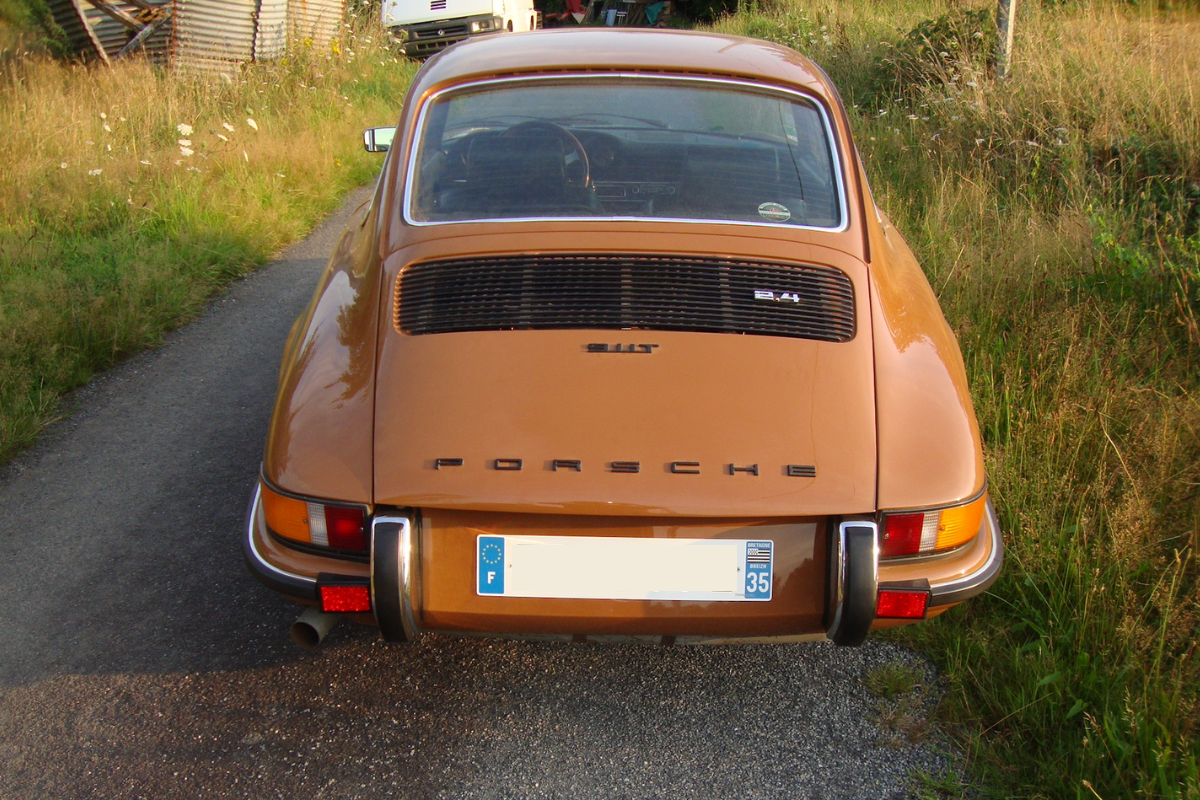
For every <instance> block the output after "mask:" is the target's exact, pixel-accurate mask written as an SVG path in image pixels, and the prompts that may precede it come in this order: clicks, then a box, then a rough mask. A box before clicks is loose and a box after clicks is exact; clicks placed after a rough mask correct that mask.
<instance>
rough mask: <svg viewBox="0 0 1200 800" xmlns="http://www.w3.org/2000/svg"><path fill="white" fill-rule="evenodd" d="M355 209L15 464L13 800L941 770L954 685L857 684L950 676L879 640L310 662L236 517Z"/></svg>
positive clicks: (337, 654)
mask: <svg viewBox="0 0 1200 800" xmlns="http://www.w3.org/2000/svg"><path fill="white" fill-rule="evenodd" d="M363 196H364V195H363V194H361V193H360V194H358V195H357V196H356V197H357V199H361V198H362V197H363ZM352 202H355V200H352ZM349 210H350V207H349V206H347V207H346V208H344V209H343V210H342V211H341V212H340V213H339V214H337V215H335V216H334V217H333V218H332V219H331V220H329V222H327V223H326V224H325V225H324V226H323V227H321V228H320V230H318V231H317V232H316V233H314V234H313V236H311V237H310V238H309V239H308V240H306V241H304V242H302V243H300V244H298V245H297V246H295V247H293V248H291V249H290V250H288V251H287V252H286V253H285V254H284V255H283V257H282V258H281V259H280V260H279V261H277V262H275V263H274V264H272V265H271V266H269V267H268V268H266V269H264V270H262V271H261V272H259V273H257V274H255V275H254V276H252V277H250V278H248V279H247V280H245V281H242V282H241V283H239V284H238V285H236V286H234V287H233V288H232V289H231V290H230V291H229V292H228V293H227V294H225V295H224V296H223V297H222V298H220V299H218V300H216V301H215V302H214V303H213V304H212V305H211V307H210V308H209V309H208V311H207V312H206V314H205V315H204V316H203V317H202V318H201V319H200V320H198V321H197V322H195V323H194V324H192V325H190V326H188V327H187V328H185V329H183V330H181V331H179V332H178V333H176V334H174V335H172V336H171V337H169V339H168V341H167V343H166V344H165V345H164V346H163V347H161V348H160V349H158V350H155V351H153V352H148V353H144V354H141V355H139V356H137V357H135V358H132V359H130V360H129V361H127V362H126V363H124V364H123V365H122V366H120V367H118V368H116V369H114V370H112V371H110V372H109V373H107V374H106V375H104V376H102V377H101V378H99V379H97V380H96V381H94V382H93V383H92V384H91V385H89V386H88V387H86V388H85V389H83V390H81V391H79V392H77V393H76V395H75V396H74V397H73V398H72V399H71V405H72V406H73V413H72V414H71V415H70V416H69V417H68V418H67V419H65V420H64V421H62V422H60V423H58V424H56V425H55V426H54V427H53V428H52V429H51V430H50V431H48V432H47V434H46V435H45V436H44V437H43V439H42V441H41V443H40V444H38V445H37V446H36V447H35V448H33V449H32V450H31V451H29V452H27V453H26V454H24V455H23V456H22V457H20V458H19V459H17V460H16V461H15V462H13V463H11V464H10V465H8V466H7V467H6V468H4V470H3V471H0V797H2V798H13V799H14V800H18V799H19V800H27V799H29V798H76V797H79V798H83V797H96V798H135V797H146V798H174V797H181V798H208V797H247V798H269V797H287V798H325V797H328V798H343V797H345V798H349V797H362V798H375V797H403V798H427V797H439V798H440V797H446V798H459V797H463V798H468V797H469V798H523V797H561V798H610V797H612V798H626V797H628V798H642V797H664V798H700V797H703V798H725V797H737V798H790V799H792V800H795V799H797V798H807V797H813V798H864V800H878V799H880V798H890V797H907V796H910V795H911V794H912V791H913V785H914V784H913V782H912V778H911V776H912V774H913V771H914V770H925V771H927V772H930V773H934V774H938V773H940V772H941V771H942V770H943V769H944V768H945V764H946V758H945V756H944V755H943V750H944V745H943V744H941V742H940V737H939V735H938V734H937V732H936V731H935V730H933V729H931V728H929V727H928V726H927V725H925V724H924V722H923V721H922V715H923V714H924V713H925V709H926V708H927V706H928V704H929V703H928V700H929V698H931V697H932V694H933V693H932V692H930V693H928V694H927V695H926V702H925V703H912V704H911V705H912V706H913V707H914V708H916V709H917V711H916V714H915V716H909V717H907V718H905V716H904V714H900V713H898V709H897V708H896V706H895V705H894V704H893V705H892V706H890V707H881V706H880V701H879V700H878V699H876V698H874V697H873V696H872V695H871V694H870V693H869V692H868V691H867V690H866V688H865V687H864V686H863V683H862V679H863V676H864V675H865V674H866V672H867V671H868V670H870V669H872V668H874V667H878V666H880V665H884V664H888V663H892V662H901V663H904V664H909V665H911V666H913V667H914V668H915V669H917V670H919V671H920V672H921V673H922V675H923V676H924V680H925V683H926V684H927V685H930V686H932V685H933V682H934V679H935V676H934V675H933V673H932V670H931V668H930V667H929V665H928V664H927V663H926V662H924V661H923V660H922V659H921V658H920V657H918V656H917V655H916V654H914V653H912V652H910V651H907V650H905V649H903V648H900V647H897V646H895V645H891V644H887V643H880V642H877V641H871V642H869V643H868V645H867V646H866V647H863V648H860V649H850V650H847V649H836V648H834V647H833V646H832V645H783V646H780V645H751V646H744V647H661V646H654V645H599V644H545V643H523V642H503V641H491V640H483V639H459V638H448V637H438V636H425V637H424V638H423V640H422V641H420V642H418V643H416V644H414V645H409V646H402V645H401V646H396V645H385V644H384V643H382V642H381V641H379V640H378V639H377V638H376V636H375V635H374V632H373V630H372V629H369V628H363V627H358V626H354V625H351V624H349V623H342V625H341V626H340V627H339V628H337V629H335V631H334V632H333V633H332V634H331V635H330V638H329V639H327V640H326V644H325V645H324V646H323V648H322V649H321V650H319V651H317V652H316V653H307V652H303V651H300V650H298V649H296V648H295V647H294V645H292V643H291V641H290V639H289V638H288V635H287V628H288V625H289V624H290V623H291V621H292V619H293V618H294V616H295V613H296V612H295V609H294V607H292V606H291V604H289V603H288V602H286V601H284V600H282V599H280V598H278V597H277V596H275V595H274V594H272V593H271V592H269V591H268V590H267V589H265V588H263V587H262V586H260V585H259V584H258V583H257V582H256V581H255V580H254V579H253V578H251V576H250V575H249V573H248V572H247V571H246V569H245V567H244V565H243V564H242V560H241V551H240V545H239V539H238V537H239V528H240V526H241V522H242V514H243V511H244V508H245V504H246V501H247V498H248V496H249V492H250V490H251V488H252V486H253V483H254V480H255V475H256V472H257V469H258V464H259V460H260V457H261V448H262V443H263V440H264V437H265V432H266V424H267V419H268V416H269V414H270V410H271V405H272V401H273V396H274V391H275V378H276V374H277V370H278V360H279V355H280V352H281V350H282V346H283V342H284V338H285V337H286V335H287V332H288V329H289V328H290V326H291V323H292V321H293V320H294V319H295V317H296V316H297V315H298V314H299V313H300V311H301V310H302V308H303V307H304V305H305V304H306V302H307V301H308V299H309V296H310V294H311V292H312V289H313V286H314V285H315V281H316V278H317V276H318V274H319V273H320V270H321V267H322V266H323V265H324V261H325V259H326V257H327V255H328V253H329V252H330V251H331V249H332V246H333V244H334V242H335V241H336V237H337V235H338V232H339V231H340V229H341V226H342V224H344V220H345V218H346V216H347V215H348V212H349ZM896 718H899V720H900V721H899V723H897V722H896V721H895V719H896Z"/></svg>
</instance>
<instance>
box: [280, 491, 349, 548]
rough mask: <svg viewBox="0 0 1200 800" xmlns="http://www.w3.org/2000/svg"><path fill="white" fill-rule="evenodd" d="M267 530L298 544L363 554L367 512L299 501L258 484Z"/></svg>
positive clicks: (318, 502)
mask: <svg viewBox="0 0 1200 800" xmlns="http://www.w3.org/2000/svg"><path fill="white" fill-rule="evenodd" d="M262 501H263V511H264V512H265V513H266V517H267V527H268V528H270V529H271V530H272V531H273V532H275V533H276V534H277V535H279V536H282V537H283V538H285V539H290V540H292V541H294V542H300V543H301V544H312V545H316V546H318V547H330V548H334V549H337V550H352V551H357V552H362V553H365V552H366V551H367V511H366V509H365V508H364V507H363V506H352V505H333V504H330V503H325V502H321V501H319V500H301V499H298V498H295V497H289V496H287V495H284V494H280V493H279V492H277V491H274V490H273V489H271V488H270V487H269V486H267V485H266V484H265V483H264V484H263V485H262Z"/></svg>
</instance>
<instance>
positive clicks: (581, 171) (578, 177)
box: [501, 119, 592, 189]
mask: <svg viewBox="0 0 1200 800" xmlns="http://www.w3.org/2000/svg"><path fill="white" fill-rule="evenodd" d="M534 131H543V132H546V133H549V134H550V135H552V136H553V137H554V138H556V139H558V141H559V142H561V143H562V146H563V149H564V150H566V155H565V156H564V157H563V161H564V163H565V167H566V175H565V177H566V182H567V186H569V187H571V188H572V189H587V188H590V187H591V185H592V165H591V163H590V162H589V161H588V154H587V150H584V149H583V145H582V144H581V143H580V141H579V139H577V138H576V137H575V134H573V133H571V132H570V131H569V130H567V129H566V128H564V127H563V126H562V125H559V124H558V123H555V122H550V121H548V120H544V119H531V120H529V121H527V122H519V123H517V124H516V125H513V126H512V127H511V128H509V129H508V130H506V131H505V132H504V133H502V134H501V136H502V137H509V136H523V135H525V134H526V133H532V132H534ZM573 154H574V155H577V163H578V165H579V166H578V167H576V168H573V167H574V166H575V165H574V164H573V163H572V162H571V161H570V156H571V155H573Z"/></svg>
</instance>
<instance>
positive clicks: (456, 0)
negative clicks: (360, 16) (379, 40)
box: [383, 0, 542, 58]
mask: <svg viewBox="0 0 1200 800" xmlns="http://www.w3.org/2000/svg"><path fill="white" fill-rule="evenodd" d="M541 22H542V20H541V14H540V13H539V12H538V11H535V10H534V8H533V0H384V3H383V24H384V27H386V28H387V29H388V30H389V31H391V32H392V36H394V37H395V38H396V41H398V42H400V48H401V50H402V51H403V52H404V54H405V55H407V56H410V57H412V58H427V57H429V56H431V55H434V54H435V53H439V52H441V51H442V50H445V49H446V48H447V47H449V46H450V45H452V44H454V43H455V42H460V41H462V40H463V39H466V38H467V37H468V36H481V35H487V34H493V33H504V32H513V31H531V30H534V29H536V28H540V27H541V26H542V25H541Z"/></svg>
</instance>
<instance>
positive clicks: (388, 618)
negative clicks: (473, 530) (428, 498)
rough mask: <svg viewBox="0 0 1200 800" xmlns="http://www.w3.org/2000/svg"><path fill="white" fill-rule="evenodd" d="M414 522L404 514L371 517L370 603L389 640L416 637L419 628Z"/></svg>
mask: <svg viewBox="0 0 1200 800" xmlns="http://www.w3.org/2000/svg"><path fill="white" fill-rule="evenodd" d="M414 528H415V522H414V520H413V519H411V518H409V517H405V516H396V515H388V516H378V517H375V519H374V520H372V521H371V607H372V608H373V609H374V611H375V619H376V621H377V622H378V623H379V631H380V633H381V634H382V635H383V638H384V639H387V640H388V641H396V642H403V641H408V642H411V641H413V640H414V639H415V638H416V637H417V634H418V633H420V632H421V631H420V629H419V628H418V627H417V617H416V612H415V610H414V606H413V593H414V588H413V587H414V585H415V583H416V580H417V557H416V544H417V536H416V531H415V530H414Z"/></svg>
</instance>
